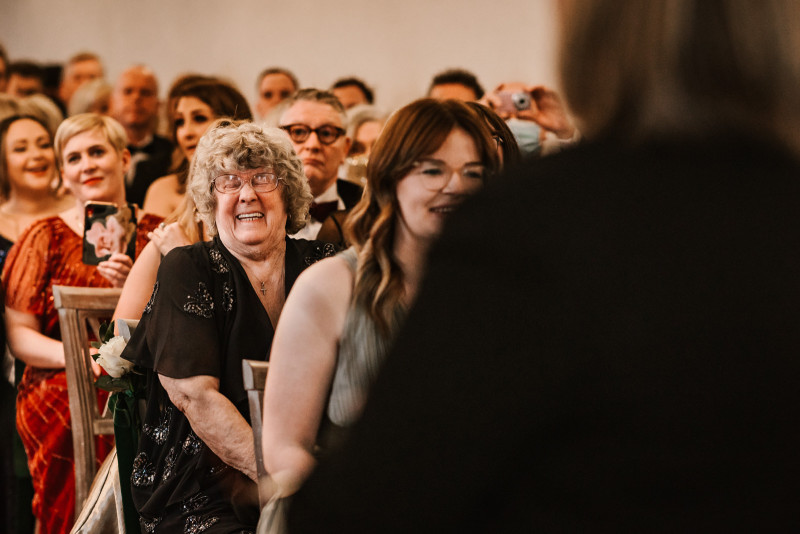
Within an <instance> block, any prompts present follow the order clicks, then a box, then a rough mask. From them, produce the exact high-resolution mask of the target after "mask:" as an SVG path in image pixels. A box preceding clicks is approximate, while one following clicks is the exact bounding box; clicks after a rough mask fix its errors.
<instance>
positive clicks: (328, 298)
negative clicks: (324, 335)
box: [281, 256, 353, 334]
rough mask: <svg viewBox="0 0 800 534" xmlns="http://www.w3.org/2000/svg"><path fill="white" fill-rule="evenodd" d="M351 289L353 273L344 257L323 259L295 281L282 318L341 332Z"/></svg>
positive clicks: (310, 326) (332, 332)
mask: <svg viewBox="0 0 800 534" xmlns="http://www.w3.org/2000/svg"><path fill="white" fill-rule="evenodd" d="M352 291H353V275H352V273H351V271H350V267H349V266H348V264H347V262H346V261H345V260H343V259H342V258H339V257H335V256H334V257H331V258H325V259H323V260H320V261H318V262H317V263H315V264H314V265H312V266H310V267H309V268H308V269H306V270H305V271H303V273H302V274H301V275H300V276H299V277H298V279H297V281H296V282H295V283H294V286H293V287H292V290H291V291H290V292H289V296H288V298H287V299H286V305H285V307H284V311H283V313H282V314H281V320H283V319H284V317H285V318H286V321H285V322H292V323H294V322H295V321H296V322H298V323H299V324H302V325H304V328H320V329H323V330H325V331H330V333H331V334H334V333H338V332H339V331H340V330H341V327H342V325H343V324H344V318H345V316H346V315H347V310H348V308H349V305H350V299H351V295H352ZM290 318H291V319H290ZM312 325H315V326H312Z"/></svg>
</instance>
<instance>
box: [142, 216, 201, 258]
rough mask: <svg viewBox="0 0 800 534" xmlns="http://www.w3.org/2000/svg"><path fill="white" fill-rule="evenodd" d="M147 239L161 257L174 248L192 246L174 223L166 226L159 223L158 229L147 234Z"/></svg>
mask: <svg viewBox="0 0 800 534" xmlns="http://www.w3.org/2000/svg"><path fill="white" fill-rule="evenodd" d="M147 237H148V238H149V239H150V241H152V242H153V243H154V244H155V246H156V247H158V250H159V252H161V255H162V256H166V255H167V252H169V251H170V250H172V249H173V248H175V247H184V246H186V245H191V244H192V242H191V241H189V238H188V237H186V234H185V233H184V231H183V230H182V229H181V227H180V226H178V223H176V222H174V223H171V224H167V225H164V223H161V224H160V225H158V228H156V229H154V230H153V231H152V232H148V233H147Z"/></svg>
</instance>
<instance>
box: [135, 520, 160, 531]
mask: <svg viewBox="0 0 800 534" xmlns="http://www.w3.org/2000/svg"><path fill="white" fill-rule="evenodd" d="M161 519H162V518H160V517H156V518H155V519H153V520H152V521H148V520H147V519H145V518H144V517H141V516H139V524H140V525H141V526H142V532H145V533H147V534H152V533H153V532H155V531H156V527H157V526H158V524H159V523H161Z"/></svg>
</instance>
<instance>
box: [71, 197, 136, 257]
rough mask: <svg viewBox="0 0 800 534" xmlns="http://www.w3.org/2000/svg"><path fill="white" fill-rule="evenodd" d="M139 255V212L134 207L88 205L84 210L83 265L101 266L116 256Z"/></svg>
mask: <svg viewBox="0 0 800 534" xmlns="http://www.w3.org/2000/svg"><path fill="white" fill-rule="evenodd" d="M115 253H121V254H127V255H128V256H130V257H131V259H133V258H134V257H135V255H136V211H135V206H134V205H133V204H123V205H122V206H118V205H116V204H112V203H110V202H87V203H86V206H85V207H84V224H83V263H85V264H87V265H97V264H98V263H100V262H101V261H105V260H107V259H109V258H110V257H111V255H112V254H115Z"/></svg>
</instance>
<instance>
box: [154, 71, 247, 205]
mask: <svg viewBox="0 0 800 534" xmlns="http://www.w3.org/2000/svg"><path fill="white" fill-rule="evenodd" d="M170 102H171V103H172V105H173V106H174V107H173V108H172V109H170V110H169V111H170V114H171V119H172V120H171V122H170V123H171V125H172V126H171V128H170V137H171V140H172V142H173V144H174V145H175V146H176V147H177V151H178V158H177V163H175V164H174V165H173V168H174V169H175V172H173V173H172V174H169V175H167V176H164V177H161V178H159V179H158V180H156V181H155V182H153V183H152V184H151V185H150V187H149V188H148V189H147V194H146V195H145V198H144V205H143V209H144V210H145V211H146V212H148V213H155V214H156V215H161V216H162V217H167V216H168V215H170V214H171V213H172V212H173V211H175V209H176V208H177V207H178V205H179V204H180V202H181V200H182V199H183V197H184V195H185V193H186V180H187V175H188V172H189V164H190V163H191V161H192V157H193V156H194V151H195V149H196V148H197V143H198V142H199V141H200V138H201V137H202V136H203V134H204V133H205V131H206V130H207V129H208V127H209V126H211V124H212V123H213V122H214V120H215V119H219V118H223V117H226V118H230V119H235V120H250V119H252V118H253V115H252V113H251V112H250V106H249V105H248V104H247V100H246V99H245V98H244V96H243V95H242V94H241V93H240V92H239V91H238V90H237V89H236V88H235V87H234V86H232V85H230V84H229V83H227V82H223V81H221V80H217V79H210V78H203V79H200V80H197V81H189V82H187V83H185V84H181V85H180V86H179V87H178V88H177V89H176V90H175V91H174V92H172V94H171V95H170Z"/></svg>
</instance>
